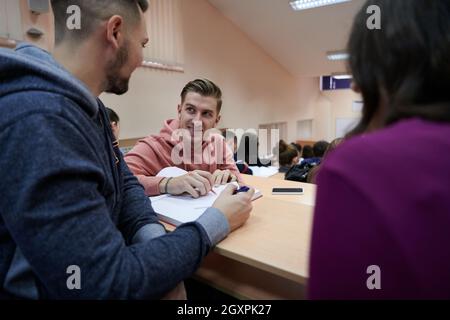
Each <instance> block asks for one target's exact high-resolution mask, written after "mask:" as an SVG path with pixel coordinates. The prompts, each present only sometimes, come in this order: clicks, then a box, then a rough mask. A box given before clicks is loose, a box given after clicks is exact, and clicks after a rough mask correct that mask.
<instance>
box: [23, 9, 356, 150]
mask: <svg viewBox="0 0 450 320" xmlns="http://www.w3.org/2000/svg"><path fill="white" fill-rule="evenodd" d="M180 3H181V16H182V28H183V33H184V35H183V36H184V53H185V56H184V62H185V65H184V67H185V72H184V73H177V72H169V71H161V70H154V69H148V68H139V69H138V70H136V71H135V73H134V74H133V77H132V79H131V82H130V90H129V92H128V93H126V94H125V95H123V96H115V95H108V94H104V95H102V96H101V98H102V100H103V101H104V102H105V104H106V105H107V106H109V107H111V108H113V109H114V110H116V111H117V112H118V114H119V116H120V117H121V120H122V121H121V122H122V123H121V127H122V132H121V139H131V138H136V137H142V136H146V135H148V134H151V133H157V132H158V131H159V130H160V128H161V126H162V123H163V121H164V120H165V119H168V118H173V117H175V116H176V107H177V105H178V103H179V102H180V101H179V100H180V98H179V94H180V91H181V89H182V88H183V86H184V85H185V84H186V83H187V82H188V81H190V80H192V79H195V78H198V77H206V78H209V79H211V80H213V81H214V82H216V83H217V84H218V85H219V86H220V87H221V88H222V90H223V94H224V106H223V111H222V121H221V123H220V126H221V127H232V128H258V126H259V125H260V124H268V123H276V122H287V124H288V130H287V133H288V140H289V141H294V140H296V139H297V138H298V137H297V121H298V120H303V119H313V132H312V140H319V139H328V140H331V139H333V138H334V134H335V122H336V118H339V117H341V118H343V117H344V118H348V117H358V116H359V114H357V113H356V114H355V113H354V112H352V110H351V105H352V101H353V100H359V99H360V97H359V96H358V95H356V94H354V93H352V92H351V91H350V90H338V91H332V92H320V91H319V79H318V78H300V79H298V78H294V77H293V76H292V75H291V74H289V72H288V71H287V70H285V69H284V68H283V67H282V66H281V65H280V64H278V63H277V62H276V61H275V60H273V59H272V58H271V57H270V56H268V55H267V54H266V53H265V52H264V51H263V50H262V49H261V48H260V47H259V46H257V45H256V44H255V43H254V42H253V41H252V40H251V39H249V38H248V37H247V36H246V35H245V34H244V33H243V32H242V31H241V30H240V29H239V28H237V27H236V26H235V25H234V24H233V23H231V22H230V21H229V20H227V19H226V18H225V17H224V16H223V15H222V14H221V13H220V12H219V11H218V10H217V9H216V8H214V7H213V6H212V5H211V4H210V3H209V2H208V1H206V0H189V1H185V0H181V2H180ZM20 5H21V9H22V12H23V15H22V18H23V23H22V25H23V29H24V32H25V31H26V30H27V29H28V28H29V27H31V26H34V27H37V28H39V29H41V30H43V31H44V32H45V35H44V37H43V38H42V39H39V40H38V41H33V40H32V39H29V38H27V40H28V41H33V42H34V43H36V44H37V45H40V46H41V47H44V48H45V49H49V50H50V49H51V48H52V46H53V31H52V27H51V26H52V23H53V22H52V16H51V14H44V15H38V16H36V15H32V14H31V13H30V12H29V10H28V8H27V1H26V0H20ZM150 45H151V40H150Z"/></svg>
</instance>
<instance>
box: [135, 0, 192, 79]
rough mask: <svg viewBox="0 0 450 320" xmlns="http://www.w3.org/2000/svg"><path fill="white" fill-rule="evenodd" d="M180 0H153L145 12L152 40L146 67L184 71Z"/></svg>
mask: <svg viewBox="0 0 450 320" xmlns="http://www.w3.org/2000/svg"><path fill="white" fill-rule="evenodd" d="M179 1H180V0H152V1H151V2H150V7H149V10H148V11H147V12H146V13H145V16H146V18H147V28H148V34H149V38H150V42H149V43H148V44H147V47H146V48H145V50H144V59H145V61H144V63H143V66H144V67H150V68H156V69H163V70H169V71H178V72H183V71H184V69H183V64H184V52H183V30H182V26H181V14H180V3H179Z"/></svg>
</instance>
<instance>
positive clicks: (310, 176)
mask: <svg viewBox="0 0 450 320" xmlns="http://www.w3.org/2000/svg"><path fill="white" fill-rule="evenodd" d="M342 141H344V139H342V138H336V139H334V140H333V141H332V142H331V143H330V144H329V145H328V147H327V150H326V151H325V153H324V155H323V157H322V160H321V162H320V163H319V164H318V165H316V166H315V167H313V168H311V170H309V172H308V176H307V180H306V182H307V183H316V177H317V174H318V173H319V169H320V165H321V163H322V162H323V161H324V160H325V158H326V157H327V156H328V155H329V154H330V153H331V152H332V151H333V150H334V149H336V147H337V146H338V145H339V144H340V143H342Z"/></svg>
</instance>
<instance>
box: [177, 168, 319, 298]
mask: <svg viewBox="0 0 450 320" xmlns="http://www.w3.org/2000/svg"><path fill="white" fill-rule="evenodd" d="M244 180H245V182H246V183H248V184H249V185H252V186H254V187H256V188H257V189H259V190H261V192H262V193H263V197H262V198H260V199H257V200H255V201H254V202H253V211H252V213H251V215H250V218H249V220H248V221H247V222H246V223H245V224H244V225H243V226H242V227H241V228H239V229H238V230H236V231H234V232H233V233H231V234H230V235H228V237H227V238H225V239H224V240H223V241H222V242H220V243H219V244H218V245H217V246H216V247H215V248H214V251H213V252H211V253H210V254H209V255H208V257H207V258H206V260H205V261H204V263H203V264H202V266H201V267H200V268H199V270H198V271H197V272H196V278H197V279H198V280H200V281H203V282H205V283H207V284H209V285H211V286H213V287H216V288H218V289H220V290H222V291H224V292H226V293H228V294H231V295H233V296H235V297H237V298H240V299H303V298H305V295H304V292H305V286H306V282H307V278H308V263H309V249H310V238H311V227H312V219H313V210H314V206H313V204H314V197H315V192H316V187H315V185H310V184H303V183H298V182H292V181H283V180H277V179H271V178H260V177H253V176H245V177H244ZM277 186H278V187H298V186H301V187H303V188H304V190H305V194H304V195H302V196H284V195H277V196H273V195H272V194H271V190H272V188H273V187H277ZM169 229H173V227H172V228H170V226H169Z"/></svg>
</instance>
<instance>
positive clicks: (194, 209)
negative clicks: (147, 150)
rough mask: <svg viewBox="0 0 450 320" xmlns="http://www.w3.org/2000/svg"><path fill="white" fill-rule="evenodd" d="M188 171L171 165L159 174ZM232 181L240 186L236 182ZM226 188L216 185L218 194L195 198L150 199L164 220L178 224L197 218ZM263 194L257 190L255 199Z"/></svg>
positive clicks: (171, 175)
mask: <svg viewBox="0 0 450 320" xmlns="http://www.w3.org/2000/svg"><path fill="white" fill-rule="evenodd" d="M186 173H187V172H186V171H184V170H182V169H179V168H175V167H171V168H165V169H163V170H161V172H160V173H159V174H158V176H160V177H177V176H180V175H184V174H186ZM231 183H232V184H235V185H236V186H238V184H237V183H236V182H231ZM225 188H226V185H222V186H217V187H214V188H213V190H214V192H216V194H214V193H212V192H209V193H208V194H207V195H205V196H203V197H200V198H198V199H194V198H192V197H191V196H190V195H181V196H172V195H162V196H156V197H150V200H151V202H152V206H153V209H154V210H155V212H156V213H157V214H158V217H159V218H160V219H161V220H162V221H164V222H167V223H170V224H173V225H175V226H178V225H180V224H183V223H186V222H191V221H195V220H197V219H198V218H199V217H200V216H201V215H202V214H203V212H205V210H206V209H207V208H209V207H211V206H212V205H213V203H214V201H216V199H217V197H218V196H219V195H220V193H221V192H222V191H223V190H224V189H225ZM261 196H262V194H261V192H260V191H259V190H256V191H255V195H254V196H253V200H255V199H258V198H259V197H261Z"/></svg>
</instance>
